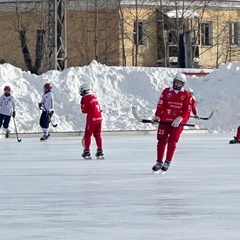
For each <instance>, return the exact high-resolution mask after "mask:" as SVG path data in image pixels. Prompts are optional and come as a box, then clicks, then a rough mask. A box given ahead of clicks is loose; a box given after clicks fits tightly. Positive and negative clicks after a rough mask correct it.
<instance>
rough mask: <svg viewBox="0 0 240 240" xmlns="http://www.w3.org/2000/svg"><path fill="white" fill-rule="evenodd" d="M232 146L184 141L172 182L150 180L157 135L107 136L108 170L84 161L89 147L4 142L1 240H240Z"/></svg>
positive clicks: (223, 141) (239, 164) (72, 142)
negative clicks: (83, 155) (82, 154)
mask: <svg viewBox="0 0 240 240" xmlns="http://www.w3.org/2000/svg"><path fill="white" fill-rule="evenodd" d="M231 138H232V135H229V134H228V135H227V134H191V133H185V132H184V133H183V135H182V137H181V139H180V141H179V143H178V147H177V150H176V152H175V156H174V159H173V162H172V165H171V166H170V168H169V171H168V172H167V173H166V174H165V175H157V174H152V173H151V168H152V166H153V164H154V163H155V159H156V139H155V134H154V135H144V136H141V135H133V136H105V137H104V138H103V140H104V150H105V160H96V159H94V158H93V160H83V159H82V158H81V153H82V146H81V138H80V137H69V138H61V137H59V138H54V137H53V138H52V139H50V140H49V141H47V142H39V138H24V139H23V140H22V142H21V143H18V142H17V141H16V139H14V138H10V139H1V141H0V151H1V159H0V164H1V168H0V194H1V198H0V214H1V218H0V235H1V239H3V240H19V239H24V240H28V239H31V240H33V239H44V240H46V239H47V240H59V239H67V240H75V239H83V240H113V239H114V240H148V239H149V240H155V239H156V240H157V239H158V240H159V239H164V240H233V239H234V240H235V239H236V240H237V239H239V238H240V229H239V224H240V208H239V200H240V186H239V182H240V174H239V169H240V161H239V151H240V144H239V145H229V144H228V141H229V140H230V139H231ZM95 149H96V148H95V145H94V143H92V155H93V156H94V153H95Z"/></svg>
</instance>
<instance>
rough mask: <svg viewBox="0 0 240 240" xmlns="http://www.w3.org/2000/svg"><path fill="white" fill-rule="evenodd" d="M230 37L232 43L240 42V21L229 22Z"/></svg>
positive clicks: (237, 43)
mask: <svg viewBox="0 0 240 240" xmlns="http://www.w3.org/2000/svg"><path fill="white" fill-rule="evenodd" d="M229 38H230V39H229V41H230V44H231V45H239V44H240V22H230V23H229Z"/></svg>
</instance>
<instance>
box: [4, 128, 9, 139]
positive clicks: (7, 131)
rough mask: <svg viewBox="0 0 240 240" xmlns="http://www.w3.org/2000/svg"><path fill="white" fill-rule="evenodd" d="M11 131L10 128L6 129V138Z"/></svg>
mask: <svg viewBox="0 0 240 240" xmlns="http://www.w3.org/2000/svg"><path fill="white" fill-rule="evenodd" d="M9 133H10V131H9V130H8V129H6V133H5V138H9Z"/></svg>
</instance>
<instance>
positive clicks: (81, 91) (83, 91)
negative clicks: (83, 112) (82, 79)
mask: <svg viewBox="0 0 240 240" xmlns="http://www.w3.org/2000/svg"><path fill="white" fill-rule="evenodd" d="M89 92H90V87H89V86H88V84H86V83H83V84H82V85H81V86H80V87H79V94H80V95H81V96H85V95H86V94H87V93H89Z"/></svg>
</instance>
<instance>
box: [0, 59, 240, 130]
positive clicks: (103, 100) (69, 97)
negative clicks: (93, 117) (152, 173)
mask: <svg viewBox="0 0 240 240" xmlns="http://www.w3.org/2000/svg"><path fill="white" fill-rule="evenodd" d="M239 67H240V65H238V64H231V63H228V64H223V65H221V66H220V67H219V69H218V70H214V71H212V72H211V73H210V74H209V75H207V76H206V77H204V78H203V77H202V78H198V77H188V78H187V79H188V81H187V83H186V86H185V88H186V89H188V88H192V89H194V94H195V97H196V99H197V105H198V110H199V115H200V116H204V117H205V116H208V115H209V114H210V113H211V111H214V115H213V117H212V118H211V119H210V120H209V121H197V120H194V119H191V120H190V122H191V123H195V124H197V126H198V127H200V128H208V129H209V130H210V131H212V132H235V131H236V128H237V127H238V124H240V114H239V113H240V109H239V107H238V105H237V104H236V103H237V101H238V99H239V97H240V91H239V89H238V86H239V83H240V79H239V78H240V72H239ZM177 71H178V69H170V68H146V67H108V66H105V65H102V64H99V63H97V62H96V61H93V62H92V63H91V64H90V65H88V66H84V67H74V68H69V69H66V70H64V71H62V72H60V71H48V72H47V73H45V74H42V75H41V76H36V75H34V74H30V73H29V72H24V71H22V70H21V69H19V68H16V67H14V66H12V65H10V64H2V65H0V90H2V91H3V88H4V86H5V85H10V86H11V88H12V94H13V96H14V97H15V99H16V103H17V111H16V114H17V115H16V122H17V126H18V130H19V132H39V131H41V128H40V127H39V124H38V121H39V116H40V110H39V109H38V102H39V101H40V99H41V95H42V87H43V85H44V84H45V83H46V82H50V83H51V84H52V86H53V89H52V92H53V95H54V98H55V114H54V116H53V122H54V123H58V127H57V128H55V129H51V130H53V131H59V132H62V131H82V130H84V126H85V115H83V114H82V113H81V112H80V105H79V103H80V100H81V97H80V95H79V93H78V88H79V86H80V85H81V84H82V83H84V82H85V83H88V84H89V85H90V87H91V89H92V92H93V93H94V94H95V95H96V96H97V98H98V100H99V102H100V104H101V107H102V110H103V118H104V121H103V130H105V131H108V130H111V131H112V130H113V131H114V130H140V129H155V128H156V126H152V125H151V124H141V123H139V122H137V121H136V120H135V119H134V117H133V115H132V113H131V106H137V107H138V109H139V112H138V113H139V115H140V116H142V117H144V118H151V117H152V115H153V114H154V111H155V107H156V104H157V101H158V98H159V96H160V93H161V91H162V90H163V88H165V87H168V86H171V84H172V80H173V77H174V75H175V74H176V72H177ZM11 129H12V130H13V131H14V126H13V123H12V122H11V125H10V130H11Z"/></svg>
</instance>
